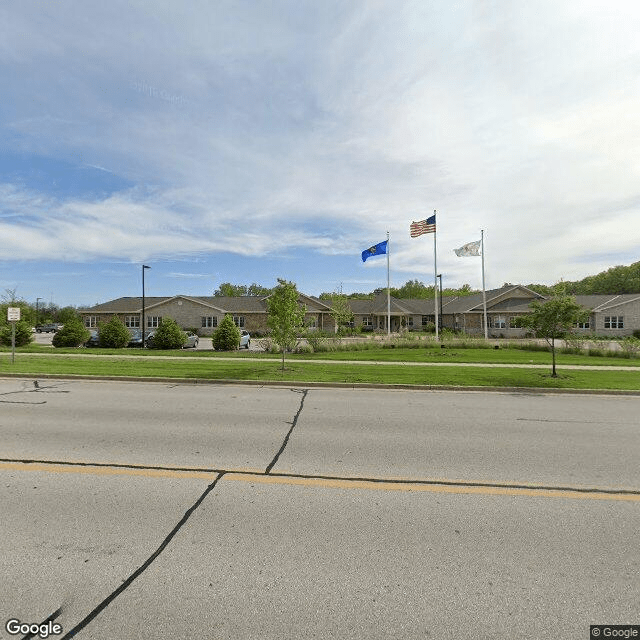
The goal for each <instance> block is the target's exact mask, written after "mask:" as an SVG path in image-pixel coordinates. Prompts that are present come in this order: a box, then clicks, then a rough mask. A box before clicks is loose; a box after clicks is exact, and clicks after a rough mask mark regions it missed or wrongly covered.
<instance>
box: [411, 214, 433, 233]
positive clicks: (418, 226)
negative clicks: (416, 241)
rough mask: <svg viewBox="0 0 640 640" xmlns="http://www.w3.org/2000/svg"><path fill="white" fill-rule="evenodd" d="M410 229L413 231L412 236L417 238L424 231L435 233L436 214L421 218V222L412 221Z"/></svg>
mask: <svg viewBox="0 0 640 640" xmlns="http://www.w3.org/2000/svg"><path fill="white" fill-rule="evenodd" d="M409 230H410V231H411V237H412V238H417V237H418V236H421V235H422V234H423V233H435V232H436V214H435V213H434V214H433V215H432V216H431V217H430V218H427V219H426V220H420V222H412V223H411V226H410V227H409Z"/></svg>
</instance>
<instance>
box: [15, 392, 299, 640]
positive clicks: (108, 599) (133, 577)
mask: <svg viewBox="0 0 640 640" xmlns="http://www.w3.org/2000/svg"><path fill="white" fill-rule="evenodd" d="M34 386H35V387H36V389H35V390H38V385H37V383H34ZM292 391H294V392H295V393H301V394H302V398H301V399H300V405H299V407H298V411H297V412H296V414H295V416H294V418H293V421H292V423H291V428H290V429H289V431H288V432H287V434H286V436H285V438H284V440H283V442H282V445H281V446H280V449H279V450H278V452H277V453H276V455H275V456H274V458H273V460H272V461H271V462H270V463H269V465H268V466H267V468H266V470H265V471H264V474H263V475H268V474H269V473H270V472H271V469H273V467H274V465H275V464H276V463H277V462H278V458H279V457H280V456H281V455H282V453H283V452H284V450H285V449H286V447H287V444H288V442H289V438H290V437H291V434H292V432H293V430H294V428H295V426H296V424H297V423H298V419H299V418H300V414H301V413H302V409H303V406H304V401H305V398H306V397H307V393H308V392H309V390H308V389H304V390H299V389H292ZM5 461H6V460H5ZM86 466H90V465H86ZM122 466H126V465H122ZM215 473H217V476H216V478H215V479H214V481H213V482H212V483H211V484H209V485H208V486H207V488H206V489H205V490H204V492H203V493H202V494H201V495H200V497H199V498H198V499H197V500H196V501H195V502H194V503H193V505H191V507H189V509H187V511H186V512H185V514H184V515H183V516H182V518H181V519H180V521H179V522H178V523H177V524H176V525H175V527H174V528H173V529H172V530H171V531H170V532H169V534H168V535H167V536H166V537H165V538H164V540H163V541H162V542H161V543H160V546H159V547H158V548H157V549H156V550H155V551H154V552H153V553H152V554H151V555H150V556H149V557H148V558H147V560H145V562H143V563H142V564H141V565H140V566H139V567H138V568H137V569H136V570H135V571H134V572H133V573H132V574H131V575H130V576H129V577H128V578H127V579H126V580H124V581H123V582H122V584H120V586H119V587H118V588H117V589H115V590H114V591H112V592H111V593H110V594H109V595H108V596H107V597H106V598H105V599H104V600H102V602H100V604H98V605H97V606H96V607H94V608H93V609H92V610H91V611H90V612H89V613H88V614H87V615H86V616H85V617H84V618H83V619H82V620H81V621H80V622H78V624H76V625H75V626H74V627H73V629H71V630H70V631H68V632H67V633H66V634H65V635H64V636H62V640H67V639H68V638H73V637H74V636H75V635H76V634H77V633H79V632H80V631H82V629H84V628H85V627H86V626H87V625H89V624H90V623H91V622H92V621H93V620H94V619H95V618H96V617H97V616H98V615H100V613H101V612H102V611H104V610H105V609H106V608H107V607H108V606H109V605H110V604H111V603H112V602H113V601H114V600H115V599H116V598H117V597H118V596H119V595H120V594H121V593H122V592H123V591H125V590H126V589H127V588H128V587H129V586H131V584H133V582H134V581H135V580H136V579H137V578H138V577H139V576H141V575H142V574H143V573H144V572H145V571H146V570H147V569H148V568H149V567H150V566H151V564H152V563H153V562H154V561H155V560H156V558H158V557H159V556H160V554H161V553H162V552H163V551H164V550H165V548H166V547H167V546H168V545H169V543H170V542H171V540H173V538H174V537H175V536H176V534H177V533H178V532H179V531H180V529H182V527H183V526H184V525H185V524H186V523H187V521H188V520H189V518H190V517H191V515H192V514H193V513H194V512H195V511H196V510H197V509H198V507H199V506H200V505H201V504H202V503H203V502H204V500H205V498H206V497H207V496H208V495H209V494H210V493H211V491H213V489H214V488H215V487H216V485H217V484H218V483H219V482H220V481H221V480H222V478H223V477H224V476H225V475H226V473H227V472H226V471H224V470H221V471H217V472H215ZM61 610H62V609H58V611H57V612H56V614H55V615H56V616H57V615H59V613H60V612H61Z"/></svg>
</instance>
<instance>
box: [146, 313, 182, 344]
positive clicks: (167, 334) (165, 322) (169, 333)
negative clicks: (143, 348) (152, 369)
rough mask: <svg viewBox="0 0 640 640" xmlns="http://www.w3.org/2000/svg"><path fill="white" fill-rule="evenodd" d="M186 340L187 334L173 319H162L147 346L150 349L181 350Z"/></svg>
mask: <svg viewBox="0 0 640 640" xmlns="http://www.w3.org/2000/svg"><path fill="white" fill-rule="evenodd" d="M186 339H187V334H186V333H185V332H184V331H183V330H182V329H181V328H180V327H179V326H178V323H177V322H176V321H175V320H174V319H173V318H163V319H162V322H161V323H160V326H159V327H158V330H157V331H156V332H155V333H154V334H153V340H151V344H149V345H148V346H149V347H151V348H152V349H181V348H182V345H183V344H184V343H185V340H186Z"/></svg>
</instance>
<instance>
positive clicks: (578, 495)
mask: <svg viewBox="0 0 640 640" xmlns="http://www.w3.org/2000/svg"><path fill="white" fill-rule="evenodd" d="M0 470H6V471H40V472H45V473H81V474H88V475H102V476H139V477H147V478H193V479H201V480H204V481H206V482H211V481H212V480H214V479H215V477H216V476H217V475H218V473H217V472H212V471H210V470H202V471H197V470H179V469H176V470H173V469H138V468H131V467H106V466H105V467H103V466H91V465H82V466H78V465H66V464H55V463H23V462H1V463H0ZM225 479H226V480H230V481H233V482H245V483H259V484H272V485H273V484H275V485H277V484H284V485H294V486H302V487H321V488H329V489H360V490H369V491H403V492H416V493H424V492H428V493H449V494H472V495H489V496H528V497H534V498H565V499H570V500H615V501H622V502H640V494H629V493H612V492H607V493H605V492H598V491H589V490H585V491H577V490H571V489H552V488H542V487H533V486H532V487H516V486H513V487H509V486H490V485H489V484H487V485H472V484H468V485H465V484H464V481H456V484H438V483H435V482H428V481H410V480H407V481H400V482H398V481H395V482H392V481H389V480H383V479H381V480H379V481H372V480H357V479H353V480H349V479H340V478H313V477H299V476H293V475H291V476H289V475H266V474H265V473H263V472H250V471H249V472H244V471H236V470H233V471H231V470H229V471H228V472H227V473H226V475H225Z"/></svg>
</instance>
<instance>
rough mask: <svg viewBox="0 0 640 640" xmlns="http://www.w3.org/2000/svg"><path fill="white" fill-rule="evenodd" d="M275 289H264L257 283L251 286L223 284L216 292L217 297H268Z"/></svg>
mask: <svg viewBox="0 0 640 640" xmlns="http://www.w3.org/2000/svg"><path fill="white" fill-rule="evenodd" d="M272 291H273V289H269V288H268V287H263V286H261V285H259V284H256V283H255V282H254V283H253V284H250V285H246V284H231V283H230V282H223V283H222V284H221V285H220V286H219V287H218V288H217V289H216V290H215V291H214V292H213V295H214V296H215V297H226V298H239V297H241V296H268V295H270V294H271V292H272Z"/></svg>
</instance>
